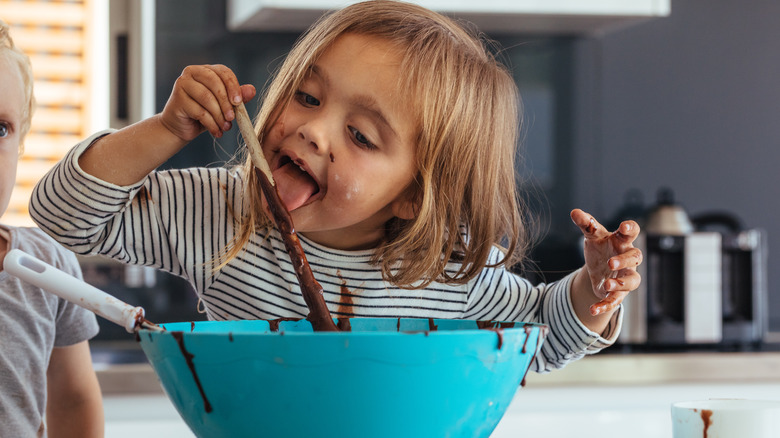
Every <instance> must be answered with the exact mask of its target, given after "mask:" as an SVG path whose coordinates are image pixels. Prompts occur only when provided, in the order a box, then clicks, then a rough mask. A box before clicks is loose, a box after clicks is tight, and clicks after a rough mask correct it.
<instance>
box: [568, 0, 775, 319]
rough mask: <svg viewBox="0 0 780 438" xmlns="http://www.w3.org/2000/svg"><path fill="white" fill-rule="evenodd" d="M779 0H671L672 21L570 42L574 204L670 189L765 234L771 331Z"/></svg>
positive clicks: (609, 209) (612, 201)
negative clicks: (573, 66) (573, 49)
mask: <svg viewBox="0 0 780 438" xmlns="http://www.w3.org/2000/svg"><path fill="white" fill-rule="evenodd" d="M777 17H780V2H777V1H775V0H754V1H751V2H748V3H745V2H736V1H733V0H684V1H683V0H675V1H673V2H672V13H671V16H669V17H665V18H662V19H657V20H652V21H648V22H645V23H642V24H640V25H637V26H633V27H630V28H625V29H622V30H620V31H615V32H612V33H609V34H607V35H605V36H603V37H600V38H590V39H582V40H580V41H579V42H578V48H577V55H576V56H577V67H576V69H577V75H576V77H577V80H578V81H579V82H578V84H577V85H578V86H577V93H576V98H575V101H576V102H577V105H576V106H575V108H576V111H577V114H576V115H575V120H576V121H577V122H576V125H575V130H576V131H577V134H576V135H574V138H575V144H574V147H573V148H572V153H573V156H572V160H573V161H574V162H576V163H578V165H577V166H574V169H573V171H574V172H573V176H574V178H572V179H571V180H570V181H569V184H570V185H571V188H572V192H573V196H572V198H573V200H574V204H575V205H577V206H578V207H581V208H584V209H587V210H589V211H592V212H593V213H594V214H596V215H597V216H600V217H608V216H609V215H611V214H614V213H615V212H616V211H617V210H618V209H619V208H620V207H621V204H623V202H624V197H625V194H626V191H627V190H628V189H630V188H637V189H639V190H640V191H641V192H642V193H643V195H644V198H645V201H646V203H648V204H651V203H653V202H654V201H655V195H656V191H657V189H658V188H659V186H662V185H663V186H668V187H670V188H672V189H673V190H674V192H675V194H676V199H677V200H678V201H679V202H680V203H681V204H683V205H684V206H685V207H686V209H687V210H688V212H689V213H690V214H694V215H695V214H699V213H703V212H707V211H711V210H722V211H728V212H733V213H735V214H737V215H739V216H740V218H741V219H742V221H743V222H744V225H745V226H747V227H749V228H754V227H755V228H763V229H765V230H767V232H768V240H769V244H768V248H769V269H768V284H769V307H770V315H771V317H770V327H771V328H772V330H774V331H778V330H780V290H778V288H780V269H778V263H780V261H779V260H778V258H777V257H775V256H774V254H775V252H776V250H777V249H778V248H780V232H779V231H778V230H777V229H776V228H775V227H774V225H775V224H777V218H778V215H780V202H778V200H777V196H776V195H775V193H777V187H779V186H780V172H778V169H777V163H780V123H777V119H778V115H780V27H779V26H777Z"/></svg>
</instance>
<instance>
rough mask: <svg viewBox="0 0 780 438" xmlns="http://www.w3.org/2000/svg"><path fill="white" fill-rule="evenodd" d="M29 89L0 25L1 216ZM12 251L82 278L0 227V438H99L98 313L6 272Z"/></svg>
mask: <svg viewBox="0 0 780 438" xmlns="http://www.w3.org/2000/svg"><path fill="white" fill-rule="evenodd" d="M32 91H33V84H32V70H31V67H30V61H29V59H28V58H27V56H25V55H24V54H23V53H22V52H21V51H20V50H19V49H17V48H16V47H15V46H14V43H13V40H12V39H11V37H10V36H9V34H8V26H7V25H6V23H4V22H3V21H2V20H0V216H2V214H3V213H4V212H5V209H6V208H7V207H8V202H9V200H10V198H11V190H12V189H13V186H14V181H15V178H16V165H17V162H18V158H19V154H20V153H21V151H22V142H23V140H24V137H25V135H26V134H27V132H28V131H29V129H30V119H31V117H32V112H33V109H34V107H35V101H34V98H33V94H32ZM14 248H19V249H22V250H24V251H26V252H28V253H30V254H33V255H34V256H35V257H38V258H41V259H42V260H44V261H46V262H47V263H49V264H52V265H54V266H57V267H58V268H60V269H62V270H65V271H67V272H69V273H71V274H72V275H75V276H78V277H80V276H81V270H80V267H79V265H78V261H77V260H76V256H75V255H74V254H73V253H71V252H69V251H65V250H64V249H63V248H61V247H60V246H59V245H57V244H56V242H54V241H52V239H51V238H50V237H49V236H47V235H46V234H44V233H43V232H41V231H40V230H38V229H35V228H14V227H8V226H4V225H0V333H2V334H3V336H2V340H0V386H1V387H2V388H3V390H2V392H1V393H0V436H4V437H6V436H7V437H32V436H38V437H41V436H47V433H48V436H49V437H70V436H72V437H98V436H103V404H102V398H101V393H100V387H99V386H98V381H97V376H96V375H95V371H94V370H93V368H92V358H91V356H90V352H89V345H88V343H87V341H88V340H89V339H91V338H92V337H93V336H95V335H96V334H97V332H98V324H97V320H96V318H95V315H94V314H92V313H90V312H88V311H86V310H84V309H82V308H81V307H78V306H75V305H73V304H70V303H68V302H67V301H65V300H62V299H59V298H58V297H57V296H55V295H52V294H49V293H48V292H45V291H43V290H41V289H39V288H36V287H33V286H30V285H29V284H26V283H24V282H22V281H20V280H18V279H16V278H13V277H11V276H10V275H8V274H7V273H6V272H5V271H3V270H2V266H3V264H2V262H3V259H4V258H5V255H6V253H7V252H8V251H10V250H11V249H14ZM44 415H45V417H46V422H45V424H44Z"/></svg>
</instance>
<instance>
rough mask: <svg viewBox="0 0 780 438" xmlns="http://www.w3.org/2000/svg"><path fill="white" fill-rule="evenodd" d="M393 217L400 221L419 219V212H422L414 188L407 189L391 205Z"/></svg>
mask: <svg viewBox="0 0 780 438" xmlns="http://www.w3.org/2000/svg"><path fill="white" fill-rule="evenodd" d="M390 208H391V209H392V212H393V215H395V217H397V218H399V219H404V220H412V219H414V218H416V217H417V212H419V211H420V201H419V200H418V197H417V195H416V193H415V190H414V188H412V187H410V188H407V189H406V190H405V191H404V192H403V193H401V195H399V196H398V198H396V200H395V201H393V203H392V204H391V205H390Z"/></svg>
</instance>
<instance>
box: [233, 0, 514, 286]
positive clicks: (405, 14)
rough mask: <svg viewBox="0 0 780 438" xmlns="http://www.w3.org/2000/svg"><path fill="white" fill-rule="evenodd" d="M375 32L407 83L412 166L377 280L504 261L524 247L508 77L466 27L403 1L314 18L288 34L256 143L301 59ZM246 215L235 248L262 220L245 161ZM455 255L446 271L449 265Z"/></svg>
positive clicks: (464, 271)
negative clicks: (412, 209) (402, 212)
mask: <svg viewBox="0 0 780 438" xmlns="http://www.w3.org/2000/svg"><path fill="white" fill-rule="evenodd" d="M346 33H351V34H359V35H368V36H377V37H380V38H384V39H386V40H388V41H390V42H391V43H393V44H394V45H396V46H397V47H398V48H399V49H400V51H401V54H402V55H401V56H402V66H401V71H402V72H404V74H403V75H402V77H400V78H399V85H400V87H399V89H401V90H407V93H408V97H409V98H410V102H413V103H412V105H413V108H412V110H413V111H416V113H415V114H416V115H417V116H418V123H419V131H418V137H417V144H416V161H417V163H416V164H417V168H418V173H417V176H416V178H415V181H414V183H413V187H410V188H409V189H410V190H411V191H412V193H413V198H414V200H415V202H416V203H415V205H416V206H417V211H416V212H417V215H416V217H415V218H414V219H412V220H402V219H399V218H394V219H392V220H390V221H389V222H388V224H387V230H386V237H385V240H384V241H383V242H382V243H381V244H380V245H379V246H378V247H377V248H376V252H375V256H374V262H375V263H376V264H377V265H379V266H381V269H382V273H383V276H384V278H385V280H387V281H388V282H391V283H393V284H395V285H397V286H399V287H405V288H421V287H425V286H427V285H428V284H430V283H431V282H433V281H440V282H448V283H465V282H467V281H468V280H470V279H472V278H474V277H475V276H477V275H478V274H479V272H480V271H481V270H482V269H483V268H484V267H485V266H486V265H490V264H489V263H488V255H489V252H490V250H491V248H492V247H493V246H494V245H498V246H501V247H503V248H504V250H505V251H504V255H503V258H502V259H501V260H499V261H498V263H495V264H494V265H499V264H503V265H506V266H511V265H513V264H514V263H516V262H518V261H520V260H521V259H522V257H523V254H524V252H525V248H524V247H525V238H524V234H525V231H524V229H525V227H524V221H523V220H522V216H521V213H520V212H521V210H520V200H519V197H518V194H517V189H516V182H515V167H514V157H515V151H516V148H517V132H518V124H519V115H518V106H519V96H518V92H517V87H516V85H515V83H514V81H513V79H512V77H511V75H510V74H509V72H508V71H507V69H506V68H505V67H504V66H503V65H502V64H501V63H500V62H498V61H497V60H496V59H495V58H494V56H493V55H492V54H491V53H490V51H489V50H487V48H486V46H485V44H486V43H485V42H484V41H483V40H482V39H481V38H480V37H479V36H478V35H477V34H476V33H474V32H473V31H470V30H468V29H467V28H465V27H462V26H460V25H459V24H457V23H456V22H454V21H453V20H451V19H449V18H446V17H444V16H442V15H440V14H437V13H435V12H432V11H430V10H428V9H425V8H422V7H420V6H416V5H413V4H408V3H403V2H397V1H392V0H374V1H367V2H363V3H358V4H354V5H352V6H348V7H346V8H344V9H341V10H339V11H336V12H332V13H330V14H328V15H325V16H324V17H322V18H321V19H320V20H319V21H318V22H317V23H315V25H314V26H312V27H311V28H310V29H309V31H308V32H307V33H305V34H304V35H303V36H302V37H301V38H300V39H299V40H298V42H297V43H296V44H295V46H294V47H293V49H292V51H291V52H290V53H289V55H288V56H287V58H286V59H285V62H284V63H283V64H282V65H281V67H280V69H279V70H278V72H277V74H276V76H275V78H274V79H273V81H272V82H271V83H270V85H269V87H268V89H267V90H266V92H265V96H264V100H263V104H262V106H261V108H260V111H259V114H258V116H257V118H256V120H255V131H256V132H257V135H258V138H259V140H260V143H261V144H262V143H263V137H264V135H265V133H266V132H267V130H268V129H269V127H270V126H271V125H272V124H273V122H274V121H275V117H278V115H279V113H280V112H281V111H282V109H283V108H284V107H285V106H286V105H287V104H288V103H289V102H290V101H291V99H292V96H293V95H294V92H295V91H296V89H297V88H298V87H299V86H300V84H301V82H302V81H303V79H304V78H305V76H306V74H307V72H308V71H309V67H310V66H311V65H312V64H313V63H314V62H315V61H316V60H317V58H318V57H319V56H320V55H321V54H322V53H323V52H324V51H325V50H326V49H327V48H328V47H329V46H330V45H331V44H332V43H333V42H334V41H335V40H336V39H337V38H338V37H339V36H341V35H343V34H346ZM243 167H244V172H245V175H247V177H248V184H247V187H248V190H247V193H246V194H245V196H247V197H248V199H246V201H247V205H250V206H251V207H250V208H248V209H247V211H246V216H245V217H243V218H239V225H238V233H237V235H236V240H235V242H234V246H233V247H232V248H231V250H230V251H229V252H228V255H227V257H228V260H229V259H230V258H232V257H234V256H235V255H237V254H238V253H239V252H240V251H241V248H242V247H243V245H244V244H245V243H246V241H247V240H248V239H249V237H250V236H251V235H252V234H253V233H254V232H255V231H256V230H257V229H258V228H260V227H263V226H266V225H267V224H268V219H267V218H266V217H265V216H264V213H263V210H262V206H261V203H260V199H261V197H260V190H259V187H258V181H257V179H256V175H255V172H253V171H252V169H253V168H252V163H251V160H250V159H248V158H247V159H246V160H245V162H244V164H243ZM449 261H457V262H459V263H460V265H459V266H460V267H459V269H458V270H457V271H456V272H454V273H453V272H447V271H445V267H446V265H447V263H448V262H449Z"/></svg>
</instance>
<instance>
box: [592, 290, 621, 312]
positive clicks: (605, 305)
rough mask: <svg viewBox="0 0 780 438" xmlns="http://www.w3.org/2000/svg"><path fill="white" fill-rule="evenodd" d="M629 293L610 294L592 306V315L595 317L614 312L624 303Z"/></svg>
mask: <svg viewBox="0 0 780 438" xmlns="http://www.w3.org/2000/svg"><path fill="white" fill-rule="evenodd" d="M626 295H628V292H625V291H619V292H610V293H608V294H607V296H606V297H605V298H604V299H603V300H601V301H599V302H598V303H596V304H593V305H591V306H590V314H591V315H593V316H596V315H600V314H602V313H605V312H609V311H612V310H614V309H616V308H617V306H619V305H620V303H622V302H623V299H624V298H625V297H626Z"/></svg>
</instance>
